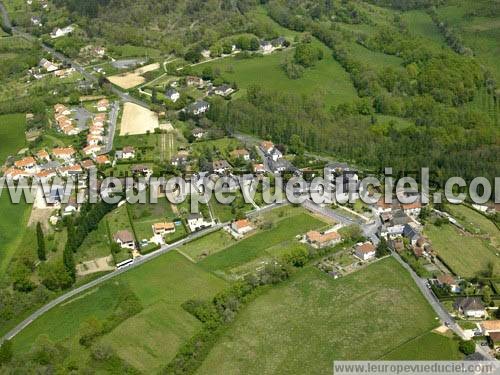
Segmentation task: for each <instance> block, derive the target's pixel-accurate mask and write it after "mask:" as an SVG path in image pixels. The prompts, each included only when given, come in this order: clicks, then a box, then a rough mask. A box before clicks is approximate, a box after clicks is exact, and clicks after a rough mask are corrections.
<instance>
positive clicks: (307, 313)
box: [197, 258, 436, 374]
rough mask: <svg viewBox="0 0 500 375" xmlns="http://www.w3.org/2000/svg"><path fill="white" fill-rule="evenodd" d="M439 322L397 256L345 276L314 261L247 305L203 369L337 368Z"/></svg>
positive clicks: (287, 370) (299, 370)
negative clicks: (320, 267) (335, 364)
mask: <svg viewBox="0 0 500 375" xmlns="http://www.w3.org/2000/svg"><path fill="white" fill-rule="evenodd" d="M435 324H436V323H435V320H434V312H433V310H432V308H431V307H430V306H429V305H428V304H427V302H426V300H425V299H424V297H423V296H422V295H421V294H420V292H419V290H418V288H417V287H416V286H415V284H414V283H413V280H412V279H411V278H410V276H409V275H408V274H407V273H406V271H404V270H403V268H401V266H400V265H399V264H398V263H397V262H396V261H395V260H394V259H392V258H387V259H385V260H383V261H380V262H377V263H375V264H373V265H370V266H369V267H366V268H364V269H363V270H360V271H358V272H356V273H353V274H351V275H349V276H347V277H344V278H341V279H338V280H334V279H333V278H331V277H329V276H328V275H326V274H324V273H322V272H321V271H319V270H317V269H315V268H307V269H304V270H302V271H300V273H298V274H297V275H296V276H294V277H292V279H291V280H289V281H287V282H286V283H284V284H281V285H279V286H277V287H275V288H271V289H269V291H267V292H266V293H263V294H262V295H261V296H259V297H257V299H256V300H254V301H253V302H251V303H250V304H249V305H248V306H247V307H246V308H245V309H243V310H242V311H241V312H240V313H239V314H238V316H237V318H236V319H235V321H234V323H233V324H232V325H231V327H229V328H228V330H227V331H226V332H225V333H224V334H223V336H222V337H221V338H220V339H219V341H218V343H217V344H216V345H215V347H214V348H213V349H212V351H211V352H210V354H209V355H208V357H207V359H206V360H205V361H204V362H203V364H202V365H201V367H200V369H199V371H198V372H197V373H198V374H214V373H225V374H234V373H242V374H263V373H267V374H271V373H272V374H295V373H303V371H304V369H305V368H307V373H310V374H331V372H332V361H333V360H335V359H338V360H340V359H350V360H354V359H377V358H379V357H380V356H382V355H383V354H384V353H386V352H388V351H389V350H391V349H392V348H396V347H398V346H400V345H402V344H403V343H405V342H407V341H408V340H410V339H412V338H414V337H417V336H420V335H422V334H423V333H425V332H428V331H430V330H431V329H432V328H434V326H435Z"/></svg>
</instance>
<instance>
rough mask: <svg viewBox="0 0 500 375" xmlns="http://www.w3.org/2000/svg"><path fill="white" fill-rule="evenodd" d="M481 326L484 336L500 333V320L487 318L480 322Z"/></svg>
mask: <svg viewBox="0 0 500 375" xmlns="http://www.w3.org/2000/svg"><path fill="white" fill-rule="evenodd" d="M479 327H480V328H481V332H483V335H484V336H488V335H491V334H492V333H500V320H498V319H497V320H485V321H484V322H481V323H480V324H479Z"/></svg>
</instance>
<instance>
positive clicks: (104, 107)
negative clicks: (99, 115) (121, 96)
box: [97, 98, 109, 112]
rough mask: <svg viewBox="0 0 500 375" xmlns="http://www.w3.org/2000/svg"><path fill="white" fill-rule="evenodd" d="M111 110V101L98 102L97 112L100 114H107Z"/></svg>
mask: <svg viewBox="0 0 500 375" xmlns="http://www.w3.org/2000/svg"><path fill="white" fill-rule="evenodd" d="M108 109H109V100H108V99H106V98H103V99H101V100H99V101H98V102H97V111H98V112H107V111H108Z"/></svg>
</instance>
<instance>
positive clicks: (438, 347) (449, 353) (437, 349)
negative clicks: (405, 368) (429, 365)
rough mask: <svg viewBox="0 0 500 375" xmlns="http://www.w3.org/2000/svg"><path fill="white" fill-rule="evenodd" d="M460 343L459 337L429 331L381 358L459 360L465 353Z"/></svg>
mask: <svg viewBox="0 0 500 375" xmlns="http://www.w3.org/2000/svg"><path fill="white" fill-rule="evenodd" d="M458 344H459V341H458V339H457V338H452V337H448V336H443V335H440V334H438V333H434V332H427V333H425V334H423V335H422V336H419V337H417V338H415V339H413V340H411V341H408V342H407V343H405V344H403V345H401V346H400V347H398V348H396V349H394V350H393V351H391V352H390V353H388V354H386V355H385V356H383V357H382V358H381V359H383V360H387V361H397V360H413V361H444V360H456V361H459V360H461V359H463V354H462V353H461V352H460V351H459V350H458Z"/></svg>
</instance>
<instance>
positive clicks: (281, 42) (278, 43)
mask: <svg viewBox="0 0 500 375" xmlns="http://www.w3.org/2000/svg"><path fill="white" fill-rule="evenodd" d="M271 44H272V46H273V47H274V48H282V47H285V45H286V44H287V40H286V39H285V38H284V37H282V36H280V37H278V38H276V39H273V40H271Z"/></svg>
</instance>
